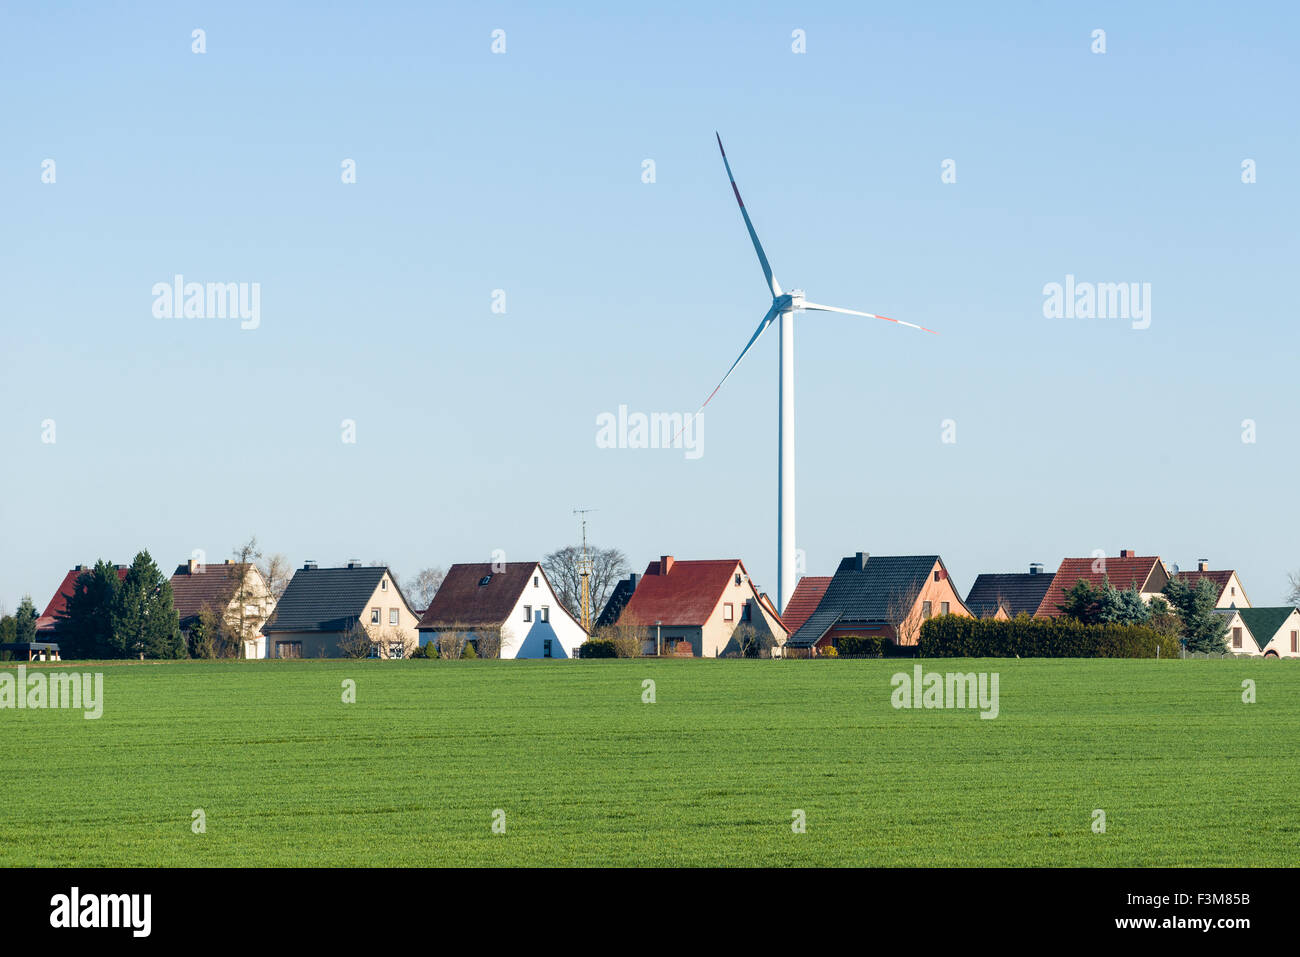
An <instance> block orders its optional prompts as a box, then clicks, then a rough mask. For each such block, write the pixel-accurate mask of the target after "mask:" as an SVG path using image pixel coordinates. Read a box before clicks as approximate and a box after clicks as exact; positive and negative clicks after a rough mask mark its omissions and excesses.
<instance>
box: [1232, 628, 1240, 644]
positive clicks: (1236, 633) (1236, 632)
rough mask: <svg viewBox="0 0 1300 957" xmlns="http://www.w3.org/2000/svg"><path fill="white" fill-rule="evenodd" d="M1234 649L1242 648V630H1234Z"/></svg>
mask: <svg viewBox="0 0 1300 957" xmlns="http://www.w3.org/2000/svg"><path fill="white" fill-rule="evenodd" d="M1232 647H1234V648H1240V647H1241V629H1240V628H1234V629H1232Z"/></svg>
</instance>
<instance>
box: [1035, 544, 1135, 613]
mask: <svg viewBox="0 0 1300 957" xmlns="http://www.w3.org/2000/svg"><path fill="white" fill-rule="evenodd" d="M1098 562H1102V563H1103V569H1102V570H1101V571H1097V570H1095V569H1094V565H1095V564H1096V563H1098ZM1159 564H1160V557H1159V556H1158V555H1143V556H1135V555H1131V554H1129V553H1128V551H1127V550H1125V551H1123V552H1121V553H1120V555H1119V557H1118V558H1116V557H1111V556H1108V557H1107V558H1105V559H1104V561H1103V560H1102V559H1099V558H1064V559H1062V560H1061V567H1060V568H1058V569H1057V570H1056V576H1055V577H1054V578H1053V579H1052V584H1051V585H1050V586H1049V587H1048V589H1047V592H1046V594H1044V595H1043V600H1042V601H1041V602H1040V603H1039V605H1038V611H1037V612H1036V613H1035V617H1038V618H1057V617H1060V614H1061V608H1060V605H1061V604H1062V603H1063V602H1064V601H1065V593H1066V592H1067V591H1069V590H1070V589H1071V588H1073V587H1074V585H1075V583H1076V582H1078V581H1079V580H1080V579H1084V580H1086V581H1087V582H1088V584H1090V585H1092V586H1093V587H1098V586H1100V585H1101V583H1102V580H1103V579H1109V580H1110V583H1111V585H1113V586H1114V587H1115V588H1118V589H1120V590H1121V591H1123V590H1124V589H1126V588H1136V589H1138V590H1139V591H1142V590H1143V589H1144V588H1145V586H1146V584H1147V580H1148V579H1150V577H1151V575H1152V574H1153V573H1154V572H1155V570H1156V568H1157V566H1159Z"/></svg>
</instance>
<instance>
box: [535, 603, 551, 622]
mask: <svg viewBox="0 0 1300 957" xmlns="http://www.w3.org/2000/svg"><path fill="white" fill-rule="evenodd" d="M537 620H538V621H550V620H551V606H550V605H543V606H542V607H541V608H540V609H538V611H537Z"/></svg>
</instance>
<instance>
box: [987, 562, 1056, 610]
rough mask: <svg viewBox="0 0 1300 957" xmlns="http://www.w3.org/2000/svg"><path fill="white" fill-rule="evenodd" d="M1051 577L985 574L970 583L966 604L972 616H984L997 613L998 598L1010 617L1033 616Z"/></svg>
mask: <svg viewBox="0 0 1300 957" xmlns="http://www.w3.org/2000/svg"><path fill="white" fill-rule="evenodd" d="M1055 577H1056V576H1055V574H1053V573H1052V572H1038V573H1037V574H1033V573H1030V572H1008V573H1005V574H1001V573H985V574H983V575H980V576H979V577H978V578H976V579H975V584H973V585H971V586H970V594H968V595H967V596H966V607H967V608H969V609H970V613H971V614H972V615H974V616H975V617H976V618H988V617H990V616H992V615H995V614H997V610H998V600H999V599H1001V600H1002V604H1003V605H1005V606H1006V608H1007V614H1008V615H1010V616H1011V617H1012V618H1015V617H1016V615H1019V614H1020V613H1021V612H1024V613H1025V614H1026V615H1033V614H1034V613H1035V612H1037V611H1038V606H1039V605H1040V604H1042V601H1043V596H1044V595H1045V594H1047V589H1048V588H1050V587H1051V585H1052V579H1053V578H1055Z"/></svg>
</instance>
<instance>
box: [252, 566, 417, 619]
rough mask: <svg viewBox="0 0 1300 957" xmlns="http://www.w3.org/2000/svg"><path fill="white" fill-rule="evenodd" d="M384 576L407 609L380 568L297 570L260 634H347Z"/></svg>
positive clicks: (355, 567)
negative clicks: (273, 614)
mask: <svg viewBox="0 0 1300 957" xmlns="http://www.w3.org/2000/svg"><path fill="white" fill-rule="evenodd" d="M384 575H388V577H389V580H390V581H391V582H392V583H393V589H394V590H395V592H396V594H397V596H398V597H399V598H401V599H402V603H403V604H404V605H406V607H407V608H410V607H411V606H410V604H409V603H408V602H407V601H406V599H405V598H404V597H402V592H401V589H400V588H398V585H397V579H396V578H394V577H393V576H392V575H391V574H390V573H389V571H388V569H387V568H385V567H384V566H382V565H355V566H353V565H349V566H347V567H345V568H300V569H298V570H297V571H296V572H294V573H293V578H292V579H290V581H289V587H288V588H286V589H285V590H284V594H283V595H281V596H280V602H279V604H277V605H276V606H275V617H274V618H273V619H272V620H271V622H270V624H267V625H264V626H263V628H262V631H263V632H266V633H267V634H271V633H272V632H283V631H307V632H312V631H323V632H330V631H347V630H348V628H350V627H351V626H352V625H353V624H356V623H357V622H358V621H359V620H360V618H361V616H362V615H363V614H365V611H366V607H367V606H368V605H369V603H370V596H371V595H373V594H374V593H375V589H376V588H378V587H379V582H380V580H381V579H382V578H383V577H384Z"/></svg>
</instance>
